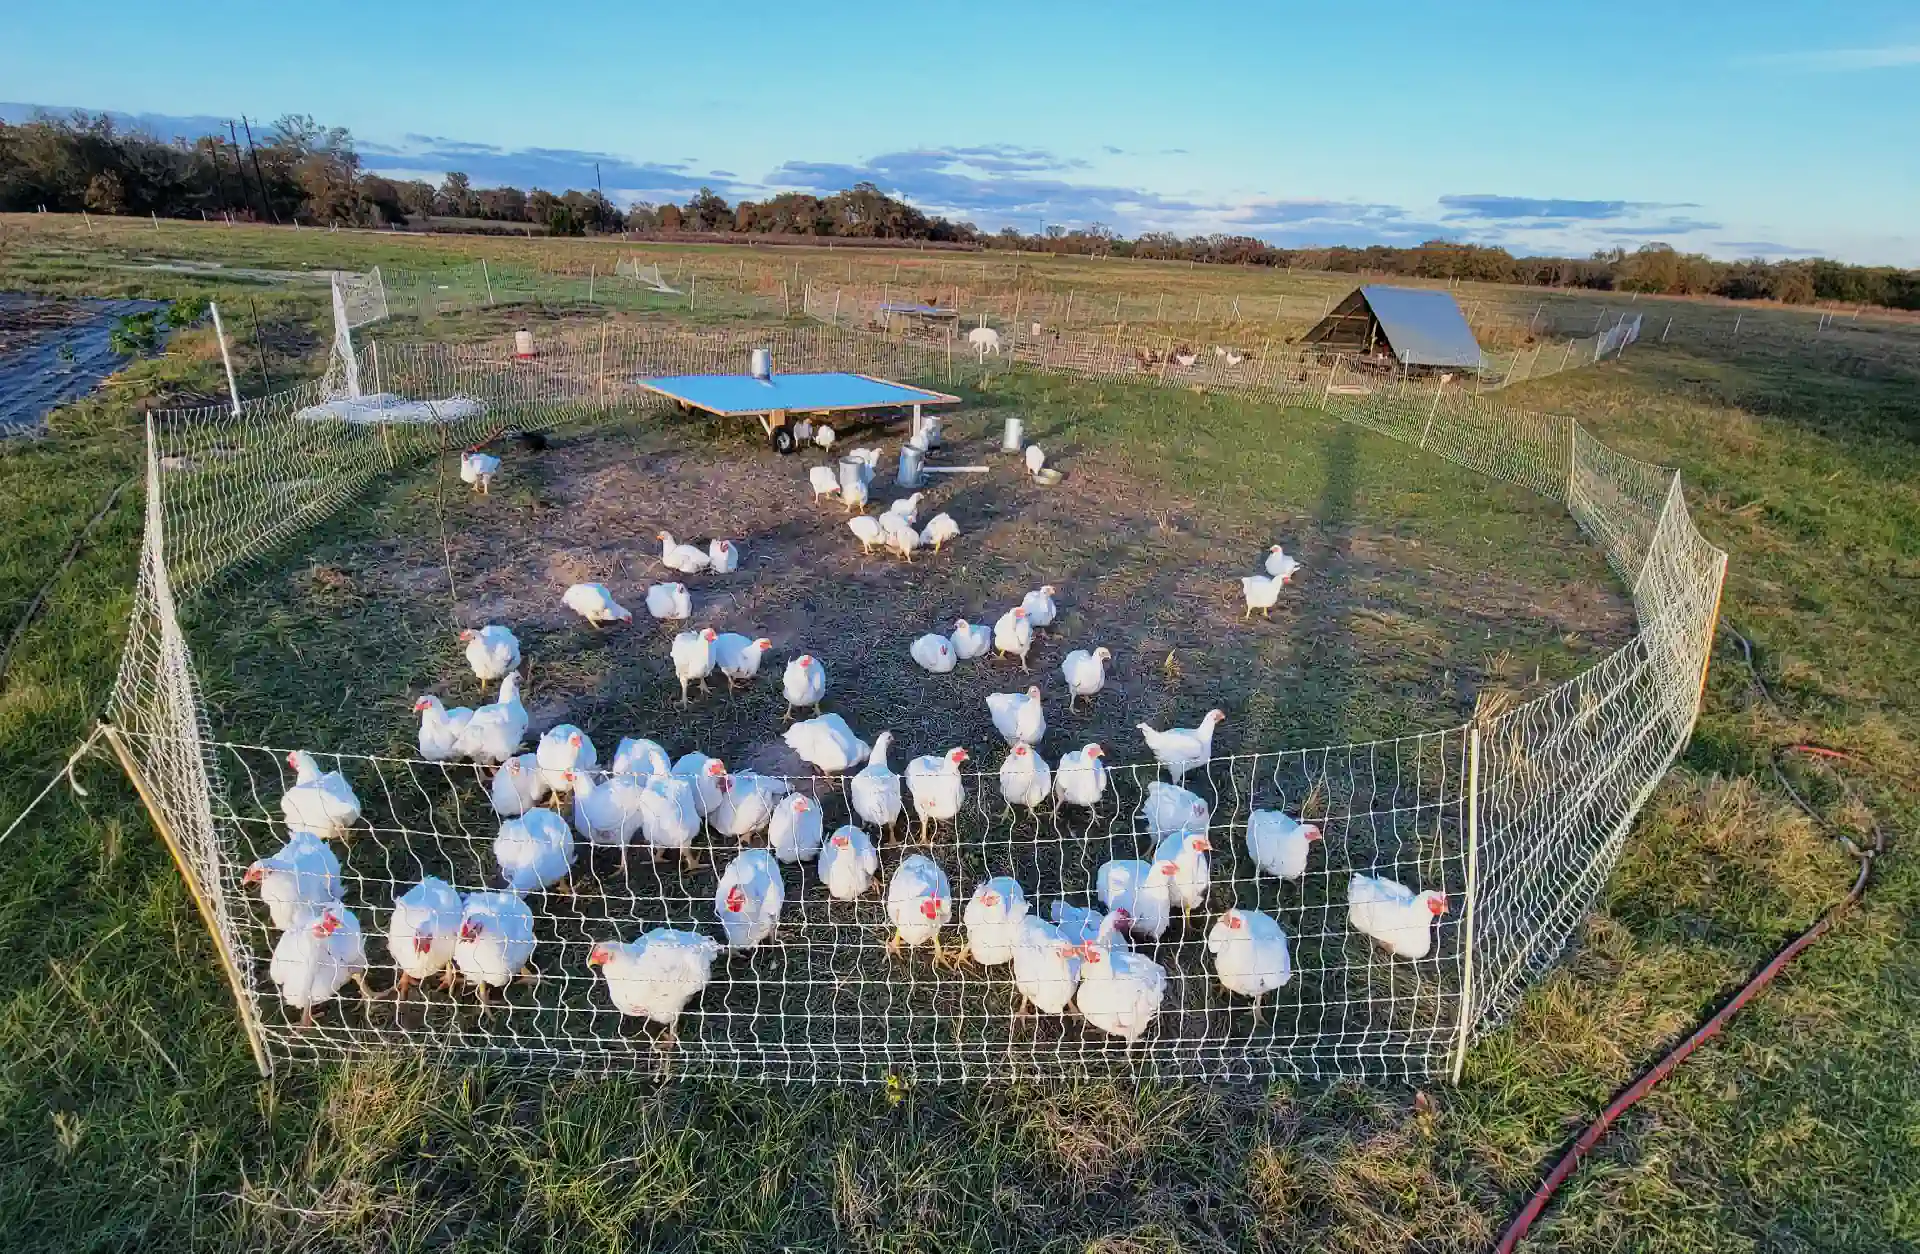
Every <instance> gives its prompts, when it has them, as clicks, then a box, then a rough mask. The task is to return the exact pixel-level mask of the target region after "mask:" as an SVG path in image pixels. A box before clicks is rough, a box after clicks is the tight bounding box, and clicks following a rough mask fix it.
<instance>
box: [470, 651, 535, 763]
mask: <svg viewBox="0 0 1920 1254" xmlns="http://www.w3.org/2000/svg"><path fill="white" fill-rule="evenodd" d="M526 738H527V707H526V706H525V705H523V704H522V703H521V701H520V672H519V671H508V672H507V677H506V678H505V679H503V680H501V681H500V697H499V699H498V700H497V701H494V702H492V703H490V704H488V705H483V706H480V707H478V708H477V709H475V710H474V712H473V717H472V718H471V719H470V720H468V722H467V731H466V734H465V735H464V736H462V737H461V738H460V756H461V757H463V758H472V759H473V760H474V761H475V762H478V763H479V764H480V765H482V766H498V765H499V764H500V763H502V762H505V761H506V760H507V759H508V758H510V757H512V756H513V755H514V754H516V753H518V752H520V742H521V741H523V740H525V739H526Z"/></svg>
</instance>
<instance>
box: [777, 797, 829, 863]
mask: <svg viewBox="0 0 1920 1254" xmlns="http://www.w3.org/2000/svg"><path fill="white" fill-rule="evenodd" d="M822 817H823V815H822V812H821V809H820V803H819V802H818V801H815V800H814V799H813V798H812V797H809V796H807V795H806V794H804V793H797V792H795V793H788V794H787V795H786V796H784V797H782V798H780V804H779V805H777V806H775V807H774V808H773V818H771V819H770V820H768V822H767V848H768V849H770V850H772V851H773V856H774V857H776V858H778V859H779V860H780V861H782V862H811V861H812V860H813V859H815V858H817V857H819V856H820V845H821V842H822V841H823V840H825V838H826V837H825V832H826V827H825V825H824V824H823V823H822V821H821V820H822Z"/></svg>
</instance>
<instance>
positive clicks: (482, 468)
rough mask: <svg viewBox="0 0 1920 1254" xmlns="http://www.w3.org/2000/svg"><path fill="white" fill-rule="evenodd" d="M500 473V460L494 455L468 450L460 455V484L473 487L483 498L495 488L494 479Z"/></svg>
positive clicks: (477, 450)
mask: <svg viewBox="0 0 1920 1254" xmlns="http://www.w3.org/2000/svg"><path fill="white" fill-rule="evenodd" d="M499 473H500V459H499V458H498V457H495V456H494V455H493V454H492V453H482V452H481V451H480V450H479V449H468V450H467V451H466V452H464V453H462V454H460V482H462V483H464V484H467V485H468V486H470V487H472V489H473V490H474V491H475V492H478V493H479V494H480V495H482V496H485V495H487V493H488V491H489V490H490V489H491V488H492V487H493V477H494V476H495V475H496V474H499Z"/></svg>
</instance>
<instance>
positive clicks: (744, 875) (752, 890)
mask: <svg viewBox="0 0 1920 1254" xmlns="http://www.w3.org/2000/svg"><path fill="white" fill-rule="evenodd" d="M786 901H787V889H786V885H785V883H784V882H782V880H781V878H780V864H779V863H778V862H775V861H774V860H773V855H772V854H770V853H768V852H767V851H766V850H764V849H743V850H741V851H740V854H739V856H738V857H736V858H734V860H733V861H731V862H729V863H727V868H726V870H725V871H724V872H722V873H721V876H720V885H719V887H718V888H716V889H714V890H713V912H714V914H715V915H717V916H718V917H719V919H720V927H721V929H722V930H723V931H725V932H726V934H727V948H728V949H732V950H736V951H738V950H743V949H752V948H753V947H754V946H756V945H758V944H760V943H761V942H763V941H767V940H771V939H772V938H773V934H774V930H775V929H776V928H777V927H779V925H780V908H781V907H782V906H784V905H785V904H786Z"/></svg>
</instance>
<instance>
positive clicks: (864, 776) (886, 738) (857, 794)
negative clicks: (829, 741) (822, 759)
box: [847, 731, 901, 829]
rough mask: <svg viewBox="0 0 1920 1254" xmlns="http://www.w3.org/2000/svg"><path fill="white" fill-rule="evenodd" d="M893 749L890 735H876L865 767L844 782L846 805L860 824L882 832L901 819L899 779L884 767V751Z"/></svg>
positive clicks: (891, 734) (889, 769) (891, 735)
mask: <svg viewBox="0 0 1920 1254" xmlns="http://www.w3.org/2000/svg"><path fill="white" fill-rule="evenodd" d="M892 747H893V733H892V732H890V731H883V732H881V733H880V734H879V735H878V736H875V737H874V738H873V751H872V752H871V753H869V754H868V755H867V764H866V765H865V766H863V767H861V768H860V770H859V771H858V772H857V773H856V774H855V775H854V777H853V778H852V779H851V780H849V781H848V782H847V804H848V806H849V807H851V809H852V810H853V812H854V813H855V814H856V815H858V816H859V817H860V818H861V819H862V820H863V821H865V822H868V823H871V824H873V825H874V826H875V827H878V828H882V829H884V828H889V827H892V826H893V824H894V820H896V819H898V818H899V817H900V807H901V796H900V776H899V775H897V774H895V773H894V771H893V769H892V768H891V767H889V766H888V765H887V751H888V750H889V749H891V748H892Z"/></svg>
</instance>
